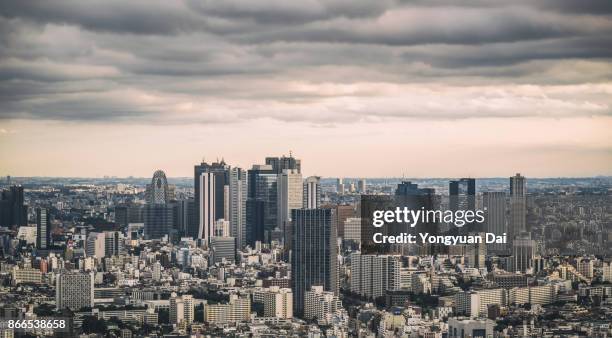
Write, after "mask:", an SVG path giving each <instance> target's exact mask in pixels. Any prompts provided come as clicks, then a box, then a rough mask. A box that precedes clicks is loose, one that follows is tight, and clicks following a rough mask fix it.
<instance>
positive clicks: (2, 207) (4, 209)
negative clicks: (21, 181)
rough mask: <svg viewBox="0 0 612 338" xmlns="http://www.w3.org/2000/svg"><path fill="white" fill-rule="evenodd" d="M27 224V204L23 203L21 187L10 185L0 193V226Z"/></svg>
mask: <svg viewBox="0 0 612 338" xmlns="http://www.w3.org/2000/svg"><path fill="white" fill-rule="evenodd" d="M27 224H28V206H27V205H24V197H23V187H22V186H17V185H14V186H11V187H10V188H9V189H8V190H2V194H1V195H0V226H5V227H12V226H15V227H20V226H25V225H27Z"/></svg>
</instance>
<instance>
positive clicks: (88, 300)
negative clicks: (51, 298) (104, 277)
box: [55, 272, 94, 311]
mask: <svg viewBox="0 0 612 338" xmlns="http://www.w3.org/2000/svg"><path fill="white" fill-rule="evenodd" d="M55 304H56V306H57V309H58V310H62V309H71V310H73V311H77V310H79V309H81V308H84V307H89V308H91V307H93V306H94V276H93V273H81V272H62V273H60V274H59V275H57V278H56V280H55Z"/></svg>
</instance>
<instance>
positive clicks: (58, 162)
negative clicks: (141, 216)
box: [0, 0, 612, 177]
mask: <svg viewBox="0 0 612 338" xmlns="http://www.w3.org/2000/svg"><path fill="white" fill-rule="evenodd" d="M610 12H611V10H610V5H609V4H608V3H605V2H599V1H593V2H588V3H581V4H580V5H577V4H574V3H573V2H570V1H542V2H537V3H533V2H529V1H515V2H512V3H507V2H479V1H476V2H470V3H468V4H458V3H457V2H454V1H447V0H441V1H435V2H433V3H425V2H420V1H416V2H408V3H407V2H400V1H393V0H389V1H375V2H371V1H350V2H347V1H343V0H330V1H304V2H298V3H291V4H289V3H283V2H277V1H275V0H269V1H263V2H258V3H257V4H254V3H250V4H249V3H248V2H244V1H240V0H232V1H224V2H222V3H218V2H217V3H216V2H202V3H199V2H193V1H189V0H185V1H177V2H172V3H168V2H164V1H133V2H131V3H130V6H125V5H124V4H123V3H122V2H113V1H111V2H108V1H104V2H100V1H91V2H90V3H88V5H87V6H75V5H74V4H72V3H71V2H69V1H54V2H53V4H50V3H48V2H43V3H40V2H33V1H7V2H4V3H3V4H2V5H0V27H3V29H2V30H0V31H1V33H0V46H2V48H1V50H2V52H1V53H0V97H1V102H2V104H1V105H0V163H1V164H0V174H2V175H6V174H10V175H13V176H88V177H100V176H104V175H109V176H124V177H126V176H140V177H146V176H148V173H149V171H150V170H151V169H152V168H161V169H163V170H164V171H165V172H166V173H167V174H168V176H170V177H178V176H183V177H185V176H189V175H190V172H191V169H190V167H191V166H192V165H193V163H194V162H196V161H197V160H198V159H201V158H202V157H203V156H205V157H207V158H214V157H216V156H219V157H221V156H223V155H224V156H225V158H226V159H227V160H228V161H231V162H232V163H234V164H236V165H239V166H241V167H245V168H246V167H248V166H250V165H251V164H254V163H257V160H258V159H260V158H262V157H263V156H266V155H268V154H279V155H280V154H286V155H287V154H288V153H289V151H290V150H291V151H293V152H294V154H299V157H300V158H304V159H308V165H307V166H305V167H304V173H305V174H307V175H321V176H328V177H338V176H351V177H375V176H394V177H401V176H402V175H406V176H411V177H454V176H472V177H487V176H489V177H490V176H498V175H501V176H508V175H510V174H511V173H512V172H515V171H520V172H523V173H525V174H526V175H528V176H529V177H543V176H547V177H557V176H572V177H576V176H595V175H612V169H611V168H612V165H611V164H612V140H611V139H610V136H609V130H610V129H612V109H611V107H612V95H610V94H611V93H612V81H611V80H610V79H612V64H611V63H610V57H612V49H611V48H610V47H609V46H612V43H610V42H611V41H610V36H612V19H611V16H610ZM423 27H427V29H423ZM160 46H163V48H160ZM40 163H45V165H44V166H41V165H40Z"/></svg>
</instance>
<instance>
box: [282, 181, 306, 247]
mask: <svg viewBox="0 0 612 338" xmlns="http://www.w3.org/2000/svg"><path fill="white" fill-rule="evenodd" d="M277 196H278V198H277V201H278V202H277V203H278V208H277V212H278V216H277V222H278V223H277V228H278V229H280V230H281V231H282V232H283V235H284V242H285V248H287V249H290V248H291V232H292V230H291V210H293V209H301V208H302V205H303V203H304V183H303V181H302V174H300V173H299V172H298V171H297V170H296V169H284V170H283V172H282V173H280V174H278V187H277Z"/></svg>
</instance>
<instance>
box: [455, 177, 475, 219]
mask: <svg viewBox="0 0 612 338" xmlns="http://www.w3.org/2000/svg"><path fill="white" fill-rule="evenodd" d="M448 195H449V206H450V209H451V210H453V211H455V210H474V208H475V207H476V180H475V179H473V178H462V179H460V180H458V181H450V182H449V184H448Z"/></svg>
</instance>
